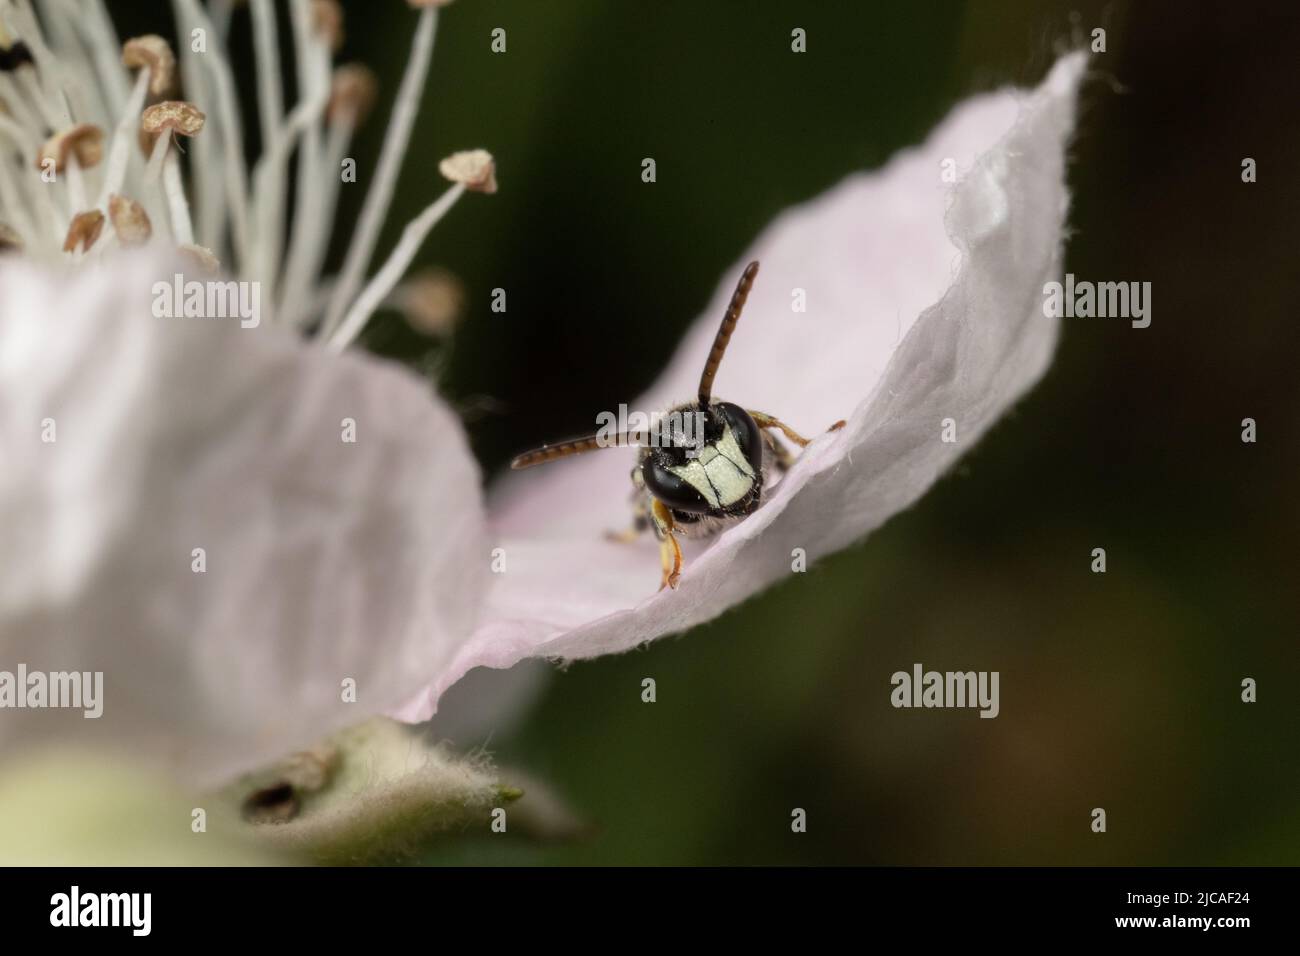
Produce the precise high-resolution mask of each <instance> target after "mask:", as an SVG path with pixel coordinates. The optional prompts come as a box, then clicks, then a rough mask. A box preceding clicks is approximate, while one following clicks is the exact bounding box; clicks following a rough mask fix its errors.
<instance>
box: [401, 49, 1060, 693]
mask: <svg viewBox="0 0 1300 956" xmlns="http://www.w3.org/2000/svg"><path fill="white" fill-rule="evenodd" d="M1084 65H1085V64H1084V58H1083V56H1082V54H1072V55H1070V56H1067V57H1065V58H1063V59H1062V60H1061V61H1060V62H1059V63H1058V64H1057V65H1056V67H1055V68H1054V69H1053V70H1052V72H1051V74H1050V76H1049V77H1048V78H1047V79H1046V80H1045V81H1044V83H1043V84H1042V85H1041V86H1040V87H1039V89H1037V90H1036V91H1033V92H1031V93H1025V92H1020V91H1014V90H1006V91H1002V92H998V93H995V94H990V95H984V96H979V97H976V98H974V99H972V100H970V101H968V102H967V103H965V104H963V105H962V106H960V107H959V108H958V109H957V110H956V111H955V112H954V113H953V114H952V115H951V116H950V117H949V118H948V119H947V120H946V121H945V122H944V123H943V124H942V125H941V126H940V127H939V129H937V130H936V131H935V133H934V134H933V135H932V136H931V138H930V139H929V141H928V142H927V143H926V144H925V145H924V146H922V147H920V148H918V149H913V150H909V151H906V152H904V153H902V154H900V155H899V156H897V157H896V158H895V159H894V160H893V161H891V162H890V163H889V164H888V165H887V166H886V167H885V168H884V169H882V170H880V171H878V172H875V173H869V174H860V175H855V176H852V177H850V178H849V179H848V180H846V181H845V182H843V183H842V184H840V185H839V186H837V187H835V188H833V189H831V190H830V191H829V192H828V193H826V194H825V195H823V196H821V197H819V198H817V199H814V200H813V201H811V202H809V203H806V204H805V205H803V206H800V207H798V208H795V209H792V210H790V211H788V212H786V213H785V214H784V215H782V216H780V217H779V218H778V219H777V220H776V222H775V223H773V224H772V225H771V226H770V227H769V228H768V229H767V230H766V231H765V232H764V233H763V234H762V235H761V236H760V237H759V239H758V241H757V242H756V243H755V244H754V246H753V248H752V249H750V250H749V252H747V253H746V255H745V256H744V257H743V258H742V259H741V262H742V263H743V262H745V261H748V260H749V259H751V258H756V259H759V260H760V261H761V263H762V270H761V272H760V273H759V276H758V280H757V283H756V284H755V286H754V289H753V291H752V293H751V295H750V299H749V303H748V305H747V306H746V308H745V312H744V316H743V318H742V319H741V321H740V326H739V328H738V329H737V331H736V334H735V337H734V338H733V339H732V343H731V347H730V350H729V351H728V353H727V356H726V359H725V361H724V362H723V364H722V368H721V371H720V373H719V375H718V379H717V382H716V385H715V388H714V392H715V395H717V396H719V397H722V398H725V399H727V400H729V401H735V402H738V403H740V404H742V405H744V406H746V407H748V408H752V409H758V410H760V411H765V412H768V413H771V414H775V415H778V416H779V417H780V418H781V419H783V420H784V421H786V422H788V423H790V424H791V425H792V426H793V427H794V428H796V429H797V430H799V431H802V432H803V433H804V434H806V435H809V436H813V435H820V437H818V438H817V439H816V441H814V442H813V444H812V445H811V446H809V447H808V448H807V449H806V450H805V451H804V452H803V454H802V456H801V460H800V461H799V462H798V464H797V465H796V467H795V468H793V469H792V470H791V471H790V473H789V474H788V475H787V476H786V477H785V478H784V479H782V480H781V481H780V483H779V484H778V485H777V486H776V488H775V489H774V490H773V491H772V492H771V493H770V496H769V498H768V500H766V501H765V503H764V504H763V506H762V507H761V508H759V510H758V511H757V512H756V513H754V514H753V515H751V516H750V517H749V518H747V519H745V520H744V521H742V522H740V523H739V524H737V525H735V526H734V527H732V528H731V529H729V530H727V531H726V532H725V533H723V534H722V535H721V536H720V537H719V538H718V539H717V540H716V541H714V542H713V543H712V545H711V546H707V547H705V548H703V549H701V548H698V547H697V548H695V549H691V548H690V545H689V543H687V554H686V560H687V564H686V571H685V574H684V575H683V577H682V579H681V583H680V585H679V587H678V589H677V590H676V591H663V592H660V593H657V594H656V593H655V586H656V584H657V582H658V573H659V568H658V559H657V553H656V545H655V543H654V542H653V540H651V539H650V537H649V536H648V535H647V536H646V538H647V540H646V541H645V542H644V543H641V544H636V545H624V544H616V543H611V542H607V541H604V540H602V532H603V531H605V530H606V529H618V528H622V527H625V526H626V524H627V521H628V511H627V499H628V496H629V493H630V490H631V489H630V485H629V482H628V471H629V469H630V468H631V467H632V465H633V463H634V458H633V455H632V453H631V452H626V453H620V452H614V451H607V452H602V453H598V454H592V455H587V456H584V457H580V458H574V459H570V460H566V461H560V462H557V463H555V464H552V465H548V466H546V469H545V470H536V471H527V472H522V473H517V474H512V475H509V476H507V477H506V478H505V479H504V480H503V481H502V482H501V484H500V485H499V486H498V488H497V489H496V494H495V498H494V500H493V502H492V503H491V514H492V520H493V530H494V532H495V534H496V536H497V540H498V544H499V546H500V547H502V548H503V549H504V555H505V560H506V568H505V573H503V574H500V575H498V579H497V581H496V584H495V586H494V588H493V591H492V593H491V594H490V596H489V611H488V615H487V619H486V621H485V623H483V624H482V625H481V626H480V627H479V629H478V631H477V633H476V634H475V635H474V639H473V641H472V642H471V643H470V644H469V645H468V646H466V647H465V648H463V649H462V652H461V654H460V656H459V657H458V659H457V662H456V664H455V666H454V667H453V668H452V669H451V671H450V672H449V673H448V674H447V675H444V680H443V681H441V682H439V683H438V684H437V685H435V686H434V687H433V688H431V690H430V692H429V693H428V694H426V695H425V696H424V697H423V699H422V701H421V704H422V708H416V710H417V711H420V712H422V713H427V711H428V710H429V709H431V707H432V705H433V704H434V703H435V702H436V699H437V696H438V693H439V692H440V691H441V689H442V688H444V687H445V686H447V684H448V683H449V682H450V681H451V680H454V679H455V677H457V676H458V675H459V674H460V673H463V672H464V671H465V670H466V669H468V668H469V667H471V666H473V665H477V664H486V665H489V666H493V667H504V666H507V665H509V664H510V663H511V662H513V661H514V660H517V659H519V658H521V657H524V656H529V655H533V656H553V657H565V658H581V657H591V656H595V655H598V654H605V653H611V652H617V651H624V650H627V649H629V648H632V647H635V646H636V645H638V644H640V643H642V642H644V641H648V640H651V639H653V638H656V637H660V636H662V635H665V634H669V633H674V632H678V631H682V630H684V629H686V628H689V627H692V626H694V625H696V624H699V623H701V622H703V621H706V620H708V619H710V618H712V617H715V616H716V615H718V614H720V613H721V612H723V611H724V610H726V609H727V608H728V607H730V606H732V605H734V604H736V603H738V602H740V601H743V600H744V599H745V598H747V597H749V596H751V595H752V594H754V593H755V592H757V591H759V590H761V589H762V588H764V587H766V586H767V585H769V584H771V583H772V582H774V581H775V580H777V579H778V578H780V577H782V576H784V575H786V574H789V573H790V571H791V552H792V549H794V548H803V549H804V550H805V552H806V554H807V557H808V560H809V561H812V560H815V559H816V558H818V557H820V556H822V555H825V554H828V553H830V552H832V551H834V550H836V549H838V548H842V547H844V546H845V545H847V544H849V543H850V542H853V541H855V540H858V539H860V538H862V537H863V536H864V535H866V534H867V533H868V532H870V531H872V530H873V529H875V528H877V527H879V526H880V525H881V524H882V523H883V522H885V521H886V520H887V519H888V518H889V517H890V516H892V515H894V514H896V513H897V512H899V511H900V510H902V509H904V508H906V507H908V506H909V505H910V504H912V503H913V502H915V501H916V500H917V499H918V498H919V497H920V496H921V495H922V494H924V492H925V491H926V490H927V489H928V488H929V487H930V485H931V484H933V483H934V481H935V480H936V479H937V478H938V477H939V476H940V475H941V474H942V473H943V472H944V471H945V470H946V469H947V468H949V467H950V466H951V465H952V464H953V462H954V461H956V459H957V458H958V457H959V456H960V455H961V454H962V453H963V452H965V451H966V450H967V449H969V448H970V447H971V446H972V445H973V444H974V443H975V442H976V441H977V440H978V439H979V437H980V436H981V435H982V434H983V432H984V431H985V430H986V429H987V428H988V427H989V426H990V425H991V424H992V423H993V422H994V421H996V420H997V418H998V417H999V416H1000V415H1001V414H1002V413H1003V412H1004V411H1005V410H1006V409H1007V407H1008V406H1009V405H1010V404H1011V403H1012V402H1014V401H1015V400H1016V399H1017V398H1018V397H1020V396H1021V395H1023V394H1024V392H1025V391H1026V390H1027V389H1028V388H1029V387H1030V386H1032V385H1033V384H1034V383H1035V382H1036V381H1037V380H1038V378H1039V377H1040V376H1041V375H1042V374H1043V372H1044V370H1045V369H1046V367H1047V364H1048V362H1049V361H1050V357H1051V353H1052V349H1053V347H1054V344H1055V340H1056V335H1057V322H1056V320H1054V319H1049V318H1046V317H1044V315H1043V314H1042V309H1041V304H1042V287H1043V284H1044V282H1045V281H1048V280H1049V279H1051V278H1053V277H1054V276H1056V275H1058V273H1059V268H1060V263H1061V245H1062V227H1063V225H1064V218H1065V213H1066V209H1067V206H1068V194H1067V191H1066V186H1065V151H1066V148H1067V145H1068V141H1069V138H1070V135H1071V132H1072V129H1073V123H1074V113H1075V98H1076V92H1077V88H1078V85H1079V82H1080V80H1081V78H1082V76H1083V73H1084ZM946 160H951V161H953V163H955V166H954V167H950V168H955V170H956V171H957V173H958V175H959V180H958V182H957V184H956V185H955V186H953V185H950V184H945V182H944V181H943V177H942V176H941V173H942V172H943V170H944V169H945V161H946ZM739 273H740V266H739V265H737V266H736V267H735V268H734V269H732V270H729V271H728V272H727V274H726V275H725V276H724V278H723V280H722V283H721V285H720V286H719V288H718V291H717V293H716V295H715V297H714V300H713V303H712V304H711V306H710V307H709V309H708V311H707V312H706V313H705V314H704V316H703V317H701V318H700V320H699V321H698V322H697V323H696V324H695V325H694V326H693V327H692V329H691V331H690V332H689V333H688V334H687V336H686V338H685V340H684V342H683V343H682V346H681V348H680V350H679V351H678V353H677V356H676V357H675V359H674V360H673V362H672V363H671V365H670V366H669V368H668V370H667V371H666V373H665V374H664V376H663V378H662V379H661V380H660V382H659V383H658V384H657V385H656V386H655V387H654V388H652V389H651V391H650V393H649V394H648V395H646V396H645V397H644V398H643V399H642V400H641V401H640V402H638V403H636V404H634V405H633V406H632V408H633V409H639V410H643V411H654V410H658V409H662V408H667V407H670V406H671V405H672V404H673V403H674V402H680V401H683V400H689V399H690V398H692V397H693V395H694V392H695V386H696V383H697V380H698V377H699V374H700V369H701V367H702V366H703V361H704V357H705V355H706V354H707V353H708V350H709V345H710V341H711V339H712V337H713V334H714V332H715V330H716V328H717V324H718V321H719V319H720V317H721V315H722V312H723V310H724V308H725V306H726V302H727V299H728V297H729V296H730V294H731V290H732V288H733V286H734V284H735V281H736V278H737V276H738V275H739ZM799 289H802V290H805V292H806V296H807V311H806V312H804V313H799V312H794V311H793V310H792V307H791V303H792V302H793V301H794V296H795V295H796V291H795V290H799ZM841 418H847V419H848V425H847V427H845V428H844V429H843V430H842V431H840V432H836V433H833V434H821V433H822V431H823V430H824V429H826V428H827V427H828V426H829V425H831V424H832V423H833V422H835V421H836V420H838V419H841ZM945 418H952V419H954V421H955V422H956V428H957V441H956V442H954V443H946V442H943V441H941V434H940V433H941V422H942V420H943V419H945Z"/></svg>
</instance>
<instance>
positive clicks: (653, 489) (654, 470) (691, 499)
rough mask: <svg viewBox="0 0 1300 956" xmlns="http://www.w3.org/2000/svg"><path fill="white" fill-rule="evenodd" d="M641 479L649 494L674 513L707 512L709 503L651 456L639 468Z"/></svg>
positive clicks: (656, 458)
mask: <svg viewBox="0 0 1300 956" xmlns="http://www.w3.org/2000/svg"><path fill="white" fill-rule="evenodd" d="M641 477H642V479H644V481H645V486H646V488H647V489H648V490H649V492H650V494H652V495H654V496H655V497H656V498H657V499H659V500H660V501H662V502H663V503H664V504H666V505H667V506H668V507H669V508H672V509H673V510H675V511H688V512H690V513H691V514H704V513H705V512H707V511H709V510H710V509H709V503H708V502H707V501H705V500H704V495H702V494H700V492H699V489H697V488H696V487H695V486H694V485H692V484H691V483H690V482H688V481H686V480H685V479H684V478H682V477H680V476H679V475H675V474H673V473H672V472H671V471H669V470H668V466H667V465H665V464H664V463H663V462H661V461H660V460H659V457H658V456H656V455H651V456H650V457H649V458H647V459H646V460H645V463H644V464H643V465H642V466H641Z"/></svg>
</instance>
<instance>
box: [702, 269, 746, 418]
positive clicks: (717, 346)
mask: <svg viewBox="0 0 1300 956" xmlns="http://www.w3.org/2000/svg"><path fill="white" fill-rule="evenodd" d="M756 275H758V260H757V259H755V260H754V261H753V262H751V263H750V264H749V265H747V266H745V271H744V272H742V273H741V274H740V281H739V282H737V283H736V291H735V292H733V293H731V304H730V305H728V306H727V311H726V312H725V313H723V316H722V325H720V326H718V334H717V335H715V336H714V337H713V348H711V349H709V357H708V360H707V361H705V363H704V373H703V374H702V375H701V376H700V408H708V407H709V399H710V398H711V397H712V394H713V376H715V375H717V374H718V366H719V365H721V364H722V356H723V355H725V354H726V352H727V343H728V342H730V341H731V333H732V332H734V331H735V329H736V323H737V322H739V321H740V310H741V309H743V308H744V307H745V300H746V299H747V298H749V289H750V287H751V286H752V285H753V284H754V276H756Z"/></svg>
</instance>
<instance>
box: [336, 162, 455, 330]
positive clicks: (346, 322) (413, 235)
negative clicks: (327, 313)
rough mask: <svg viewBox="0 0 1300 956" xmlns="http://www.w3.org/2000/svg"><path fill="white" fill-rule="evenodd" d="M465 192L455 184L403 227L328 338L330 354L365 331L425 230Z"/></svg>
mask: <svg viewBox="0 0 1300 956" xmlns="http://www.w3.org/2000/svg"><path fill="white" fill-rule="evenodd" d="M468 188H469V187H468V186H466V185H465V184H464V183H456V185H454V186H452V187H451V188H450V189H448V190H447V191H446V192H445V193H443V194H442V195H441V196H439V197H438V201H437V202H435V203H433V204H432V205H430V206H428V207H426V208H425V210H424V212H422V213H420V215H418V216H416V217H415V218H414V219H412V220H411V221H410V222H409V223H407V224H406V228H405V229H403V230H402V238H401V239H399V240H398V241H397V246H396V247H395V248H394V249H393V251H392V252H391V253H390V254H389V256H388V261H387V262H385V263H384V264H383V266H382V267H381V268H380V270H379V271H378V272H376V273H375V277H374V278H373V279H371V280H370V282H369V284H368V285H367V286H366V288H365V289H364V291H362V293H361V294H360V295H359V296H357V300H356V302H355V303H353V305H352V308H351V309H349V310H348V313H347V315H346V316H345V317H344V319H343V322H342V324H341V325H340V326H339V327H338V330H337V331H335V332H334V333H333V334H332V335H330V336H329V339H328V341H329V348H330V350H331V351H334V352H341V351H343V349H345V348H346V347H347V346H348V345H350V344H351V342H352V340H353V339H355V338H356V337H357V335H358V333H360V332H361V330H362V329H363V328H365V325H366V321H367V320H368V319H369V318H370V315H371V313H373V312H374V311H375V309H376V308H377V307H378V306H379V303H380V302H382V301H383V300H384V297H385V296H387V295H388V293H389V292H391V291H393V286H395V285H397V283H398V281H399V280H400V279H401V278H402V276H403V275H404V274H405V273H406V270H407V269H408V268H409V267H410V265H411V260H412V259H414V258H415V254H416V253H417V252H419V251H420V244H421V243H422V242H424V237H425V236H427V235H428V234H429V230H430V229H432V228H433V227H434V226H435V225H437V224H438V220H439V219H441V218H442V217H443V216H445V215H446V214H447V212H448V210H450V209H451V207H452V206H454V205H455V204H456V200H457V199H459V198H460V197H461V196H462V195H463V194H464V192H465V190H466V189H468Z"/></svg>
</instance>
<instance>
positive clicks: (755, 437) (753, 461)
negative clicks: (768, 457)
mask: <svg viewBox="0 0 1300 956" xmlns="http://www.w3.org/2000/svg"><path fill="white" fill-rule="evenodd" d="M713 407H714V408H715V409H717V411H718V412H720V413H721V414H722V416H723V417H724V418H725V419H726V421H727V424H728V425H730V426H731V433H732V434H733V435H735V436H736V444H738V445H740V450H741V451H743V452H744V453H745V457H746V458H747V459H748V460H749V466H750V467H751V468H753V469H754V473H755V474H757V473H758V472H760V471H762V469H763V435H762V433H761V432H760V431H759V430H758V423H757V422H755V421H754V417H753V416H752V415H750V414H749V412H747V411H745V410H744V409H743V408H741V407H740V406H739V405H733V404H732V403H731V402H718V403H717V404H716V405H714V406H713Z"/></svg>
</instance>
